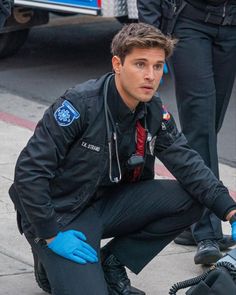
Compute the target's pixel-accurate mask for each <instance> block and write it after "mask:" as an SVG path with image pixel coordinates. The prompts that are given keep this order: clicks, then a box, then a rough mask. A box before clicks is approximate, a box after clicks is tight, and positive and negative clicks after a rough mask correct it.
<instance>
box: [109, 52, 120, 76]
mask: <svg viewBox="0 0 236 295" xmlns="http://www.w3.org/2000/svg"><path fill="white" fill-rule="evenodd" d="M111 62H112V67H113V71H114V72H115V73H116V74H119V73H120V68H121V66H122V64H121V60H120V58H119V57H118V56H117V55H114V56H113V57H112V60H111Z"/></svg>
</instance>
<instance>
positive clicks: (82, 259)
mask: <svg viewBox="0 0 236 295" xmlns="http://www.w3.org/2000/svg"><path fill="white" fill-rule="evenodd" d="M85 241H86V237H85V235H84V234H83V233H82V232H80V231H77V230H67V231H64V232H59V233H58V234H57V235H56V237H55V238H53V239H48V240H47V243H48V248H49V249H51V250H52V251H53V252H55V253H56V254H58V255H60V256H62V257H64V258H67V259H69V260H72V261H74V262H77V263H80V264H86V263H88V262H91V263H96V262H98V257H97V252H96V251H95V250H94V249H93V248H92V247H91V246H90V245H89V244H88V243H86V242H85Z"/></svg>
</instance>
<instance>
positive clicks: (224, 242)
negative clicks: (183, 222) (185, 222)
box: [174, 229, 236, 251]
mask: <svg viewBox="0 0 236 295" xmlns="http://www.w3.org/2000/svg"><path fill="white" fill-rule="evenodd" d="M174 242H175V243H176V244H179V245H185V246H196V245H197V243H196V241H195V240H194V238H193V235H192V232H191V230H190V229H187V230H185V231H183V232H182V233H181V234H180V235H178V237H177V238H175V239H174ZM217 244H218V246H219V248H220V251H225V250H227V249H229V248H230V247H233V246H236V241H234V240H232V237H231V235H223V237H222V238H221V239H219V240H217Z"/></svg>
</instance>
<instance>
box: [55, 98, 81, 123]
mask: <svg viewBox="0 0 236 295" xmlns="http://www.w3.org/2000/svg"><path fill="white" fill-rule="evenodd" d="M54 117H55V119H56V121H57V123H58V124H59V125H60V126H69V125H70V124H71V123H72V122H73V121H74V120H75V119H78V118H79V117H80V113H79V112H78V111H77V110H76V109H75V108H74V107H73V105H72V104H71V103H70V102H69V101H68V100H64V101H63V103H62V105H61V106H60V107H59V108H58V109H57V110H56V111H55V113H54Z"/></svg>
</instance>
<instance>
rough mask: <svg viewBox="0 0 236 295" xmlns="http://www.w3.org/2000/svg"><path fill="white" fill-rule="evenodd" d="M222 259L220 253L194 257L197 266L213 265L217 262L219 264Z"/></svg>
mask: <svg viewBox="0 0 236 295" xmlns="http://www.w3.org/2000/svg"><path fill="white" fill-rule="evenodd" d="M220 258H222V255H219V253H215V254H210V255H209V254H205V255H204V254H201V257H194V262H195V264H203V265H211V264H213V263H215V262H217V261H218V260H219V259H220Z"/></svg>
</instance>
